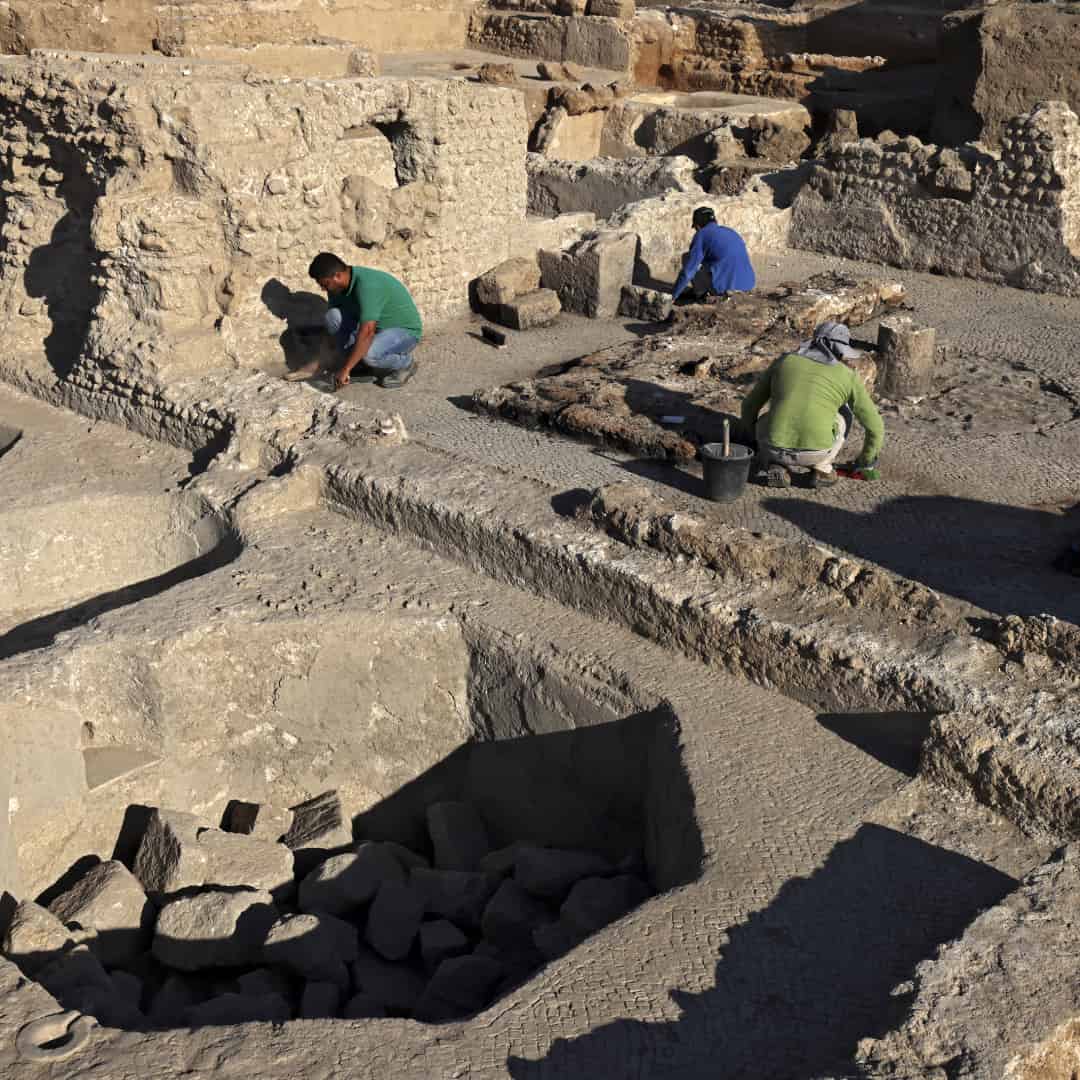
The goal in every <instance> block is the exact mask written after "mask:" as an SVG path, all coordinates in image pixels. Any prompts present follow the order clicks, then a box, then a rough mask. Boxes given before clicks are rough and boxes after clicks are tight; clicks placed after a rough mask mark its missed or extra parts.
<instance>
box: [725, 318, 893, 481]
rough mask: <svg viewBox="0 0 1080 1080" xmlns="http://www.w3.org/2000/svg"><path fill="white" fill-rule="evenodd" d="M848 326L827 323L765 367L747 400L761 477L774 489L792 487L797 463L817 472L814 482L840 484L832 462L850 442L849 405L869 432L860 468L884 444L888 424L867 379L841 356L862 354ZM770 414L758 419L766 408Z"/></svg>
mask: <svg viewBox="0 0 1080 1080" xmlns="http://www.w3.org/2000/svg"><path fill="white" fill-rule="evenodd" d="M856 355H857V352H856V350H855V349H853V348H851V332H850V331H849V330H848V328H847V327H846V326H844V325H843V323H837V322H826V323H822V324H821V325H820V326H819V327H818V328H817V329H816V330H815V331H814V336H813V338H812V339H811V340H810V341H804V342H803V343H802V344H801V345H800V346H799V348H798V351H797V352H793V353H787V354H786V355H785V356H781V357H780V359H779V360H776V361H774V362H773V364H772V365H771V366H770V367H769V368H768V370H766V371H764V372H763V373H762V375H761V377H760V378H759V379H758V381H757V384H756V385H755V386H754V388H753V390H751V391H750V393H749V394H747V396H746V398H745V399H744V401H743V404H742V422H743V424H744V426H745V428H746V430H747V431H748V432H754V431H756V435H757V444H758V452H757V462H756V463H755V465H756V475H755V479H756V480H757V481H758V483H763V484H767V485H768V486H769V487H777V488H783V487H788V486H789V485H790V484H791V473H790V472H789V470H790V469H791V468H792V467H796V468H805V469H809V470H810V486H811V487H815V488H816V487H829V486H831V485H832V484H835V483H836V472H835V471H834V469H833V462H834V461H835V460H836V457H837V455H838V454H839V453H840V451H841V449H843V446H844V438H845V436H846V434H847V425H846V424H845V421H844V416H843V415H842V414H843V412H844V411H845V407H846V408H848V409H850V410H851V411H852V412H853V413H854V414H855V418H856V419H857V420H858V421H859V423H860V424H862V426H863V428H864V429H865V430H866V439H865V441H864V442H863V448H862V453H861V454H860V455H859V457H858V460H857V461H856V462H855V466H856V468H859V469H864V470H869V469H870V468H871V467H872V466H874V465H875V463H876V462H877V456H878V453H879V452H880V450H881V446H882V443H883V442H884V441H885V427H884V425H883V424H882V422H881V415H880V414H879V413H878V411H877V406H876V405H875V404H874V402H873V400H872V399H871V397H870V395H869V394H868V393H867V390H866V387H865V386H864V385H863V381H862V379H860V378H859V376H858V375H857V374H856V373H855V372H854V371H853V370H852V369H851V368H849V367H848V366H847V365H846V364H844V363H842V361H843V360H844V359H846V358H849V357H852V356H856ZM766 404H768V406H769V411H768V412H767V413H766V414H765V415H764V416H762V417H761V419H760V420H759V419H758V417H759V414H760V413H761V410H762V409H763V408H764V407H765V405H766Z"/></svg>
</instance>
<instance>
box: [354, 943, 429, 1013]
mask: <svg viewBox="0 0 1080 1080" xmlns="http://www.w3.org/2000/svg"><path fill="white" fill-rule="evenodd" d="M352 976H353V986H354V987H355V989H356V990H357V991H358V992H362V993H364V994H366V995H368V996H369V997H371V998H374V999H375V1000H376V1001H378V1002H379V1003H380V1004H381V1005H383V1006H384V1007H385V1008H387V1009H393V1010H394V1011H395V1012H411V1011H412V1010H413V1009H414V1008H415V1007H416V1003H417V1002H418V1001H419V1000H420V995H421V994H423V992H424V987H425V985H426V984H425V982H424V979H423V977H422V976H421V975H419V974H418V973H417V972H415V971H413V969H412V968H411V967H408V966H407V965H406V964H392V963H390V962H389V961H387V960H384V959H383V958H382V957H381V956H379V955H378V953H376V952H374V951H373V950H371V949H368V948H366V947H362V948H361V949H360V955H359V956H358V957H357V960H356V963H355V964H353V967H352Z"/></svg>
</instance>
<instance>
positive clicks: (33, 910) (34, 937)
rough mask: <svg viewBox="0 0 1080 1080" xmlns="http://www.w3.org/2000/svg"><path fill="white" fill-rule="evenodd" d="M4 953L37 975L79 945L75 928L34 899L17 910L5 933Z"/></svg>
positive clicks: (25, 970) (22, 903)
mask: <svg viewBox="0 0 1080 1080" xmlns="http://www.w3.org/2000/svg"><path fill="white" fill-rule="evenodd" d="M3 945H4V949H3V951H4V955H5V956H6V957H7V958H8V959H9V960H13V961H14V962H15V963H16V964H18V965H19V967H20V968H22V970H23V972H24V973H25V974H26V975H29V976H30V977H31V978H33V977H34V976H35V975H36V974H37V973H38V971H40V970H41V968H43V967H45V966H46V965H47V964H49V963H51V962H52V961H53V960H55V959H56V958H57V957H59V956H60V955H61V954H62V953H65V952H69V951H70V950H71V949H73V948H74V947H75V945H76V942H75V940H74V939H73V938H72V933H71V931H70V930H69V929H68V928H67V927H66V926H64V924H63V923H62V922H61V921H60V920H59V919H58V918H57V917H56V916H55V915H54V914H53V913H52V912H51V911H49V910H47V909H46V908H43V907H42V906H41V905H40V904H35V903H34V902H33V901H32V900H23V901H22V902H21V903H20V904H19V906H18V907H17V908H16V909H15V911H14V913H13V915H12V916H11V922H10V923H9V924H8V928H7V933H6V934H5V935H4V942H3Z"/></svg>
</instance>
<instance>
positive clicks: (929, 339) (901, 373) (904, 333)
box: [877, 315, 937, 398]
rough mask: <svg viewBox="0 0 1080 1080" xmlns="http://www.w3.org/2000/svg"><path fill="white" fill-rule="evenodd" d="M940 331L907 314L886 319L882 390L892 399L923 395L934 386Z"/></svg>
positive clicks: (880, 355) (881, 340) (881, 337)
mask: <svg viewBox="0 0 1080 1080" xmlns="http://www.w3.org/2000/svg"><path fill="white" fill-rule="evenodd" d="M936 342H937V332H936V331H935V330H934V329H933V328H932V327H928V326H916V325H915V323H914V322H913V321H912V319H911V318H910V317H909V316H907V315H893V316H890V317H889V318H887V319H882V320H881V324H880V326H879V327H878V342H877V345H878V349H877V364H878V370H879V371H880V372H881V392H882V393H883V394H884V395H885V396H886V397H890V398H905V397H921V396H923V395H925V394H928V393H930V391H931V389H933V377H934V362H935V360H936V359H937V349H936Z"/></svg>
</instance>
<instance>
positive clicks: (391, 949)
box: [364, 881, 424, 960]
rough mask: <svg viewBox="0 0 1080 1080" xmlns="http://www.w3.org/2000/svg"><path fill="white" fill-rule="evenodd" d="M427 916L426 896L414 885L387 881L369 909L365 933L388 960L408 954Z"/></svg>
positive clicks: (378, 951) (371, 944) (376, 949)
mask: <svg viewBox="0 0 1080 1080" xmlns="http://www.w3.org/2000/svg"><path fill="white" fill-rule="evenodd" d="M423 917H424V898H423V897H422V896H421V895H420V893H419V892H418V891H417V890H416V889H414V888H413V887H412V886H411V885H407V884H404V883H399V882H396V881H388V882H386V883H385V884H384V885H383V886H382V888H380V889H379V892H378V894H377V895H376V897H375V902H374V903H373V904H372V905H371V910H370V911H369V912H368V918H367V928H366V930H365V932H364V936H365V937H366V939H367V943H368V944H369V945H370V946H371V947H372V948H373V949H374V950H375V951H376V952H377V953H379V955H380V956H383V957H385V959H387V960H400V959H402V957H404V956H407V955H408V953H409V950H410V949H411V948H412V943H413V941H414V940H415V938H416V935H417V933H418V931H419V930H420V921H421V920H422V919H423Z"/></svg>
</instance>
